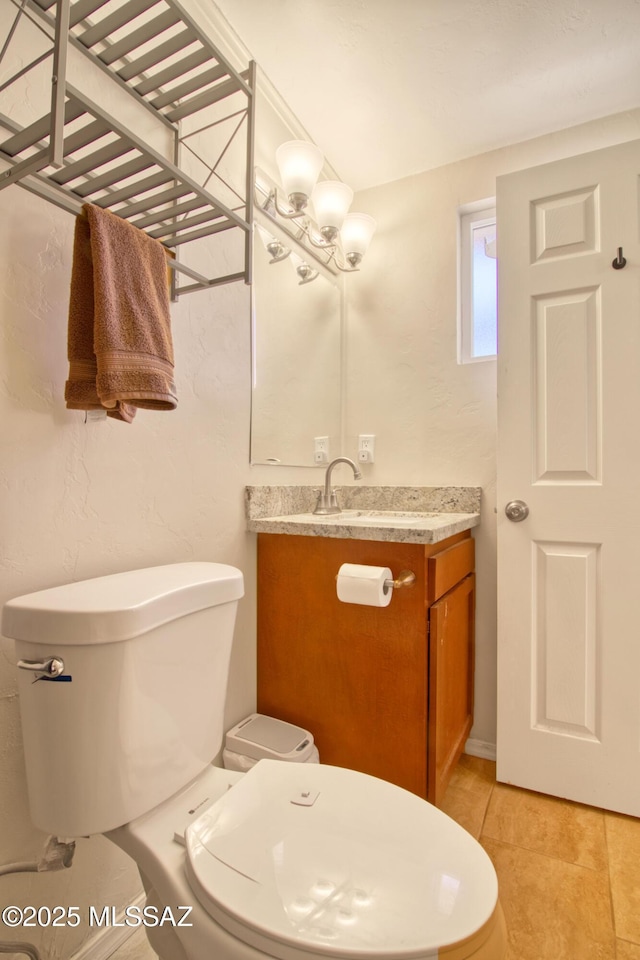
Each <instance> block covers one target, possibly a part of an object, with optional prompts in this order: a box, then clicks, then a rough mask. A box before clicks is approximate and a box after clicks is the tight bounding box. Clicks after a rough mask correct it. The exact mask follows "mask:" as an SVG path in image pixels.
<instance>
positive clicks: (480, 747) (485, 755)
mask: <svg viewBox="0 0 640 960" xmlns="http://www.w3.org/2000/svg"><path fill="white" fill-rule="evenodd" d="M464 752H465V753H468V754H469V756H470V757H481V758H482V759H483V760H494V761H495V759H496V745H495V743H489V742H488V741H487V740H472V739H471V737H470V738H469V739H468V740H467V742H466V743H465V745H464Z"/></svg>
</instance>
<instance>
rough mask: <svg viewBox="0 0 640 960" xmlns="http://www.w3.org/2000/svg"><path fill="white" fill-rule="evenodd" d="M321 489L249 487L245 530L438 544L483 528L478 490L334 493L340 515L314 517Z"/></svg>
mask: <svg viewBox="0 0 640 960" xmlns="http://www.w3.org/2000/svg"><path fill="white" fill-rule="evenodd" d="M317 489H318V488H317V487H310V486H282V487H276V486H273V487H271V486H265V487H247V488H246V495H245V503H246V514H247V529H248V530H250V531H252V532H254V533H280V534H292V535H294V536H306V537H337V538H342V539H349V540H386V541H393V542H396V543H398V542H400V543H439V542H440V541H441V540H446V539H447V537H451V536H453V535H454V534H456V533H461V532H462V531H464V530H470V529H471V528H472V527H475V526H477V525H478V524H479V523H480V494H481V488H480V487H365V486H357V487H356V486H353V487H352V486H348V487H336V488H335V489H336V490H337V492H338V502H339V503H340V505H341V506H342V513H339V514H330V515H328V516H320V515H315V514H314V513H313V508H314V507H315V503H316V497H317Z"/></svg>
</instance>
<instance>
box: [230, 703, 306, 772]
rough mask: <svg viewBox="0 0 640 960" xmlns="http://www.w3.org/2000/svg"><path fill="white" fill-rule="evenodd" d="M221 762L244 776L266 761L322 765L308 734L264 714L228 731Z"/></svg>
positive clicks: (247, 718) (241, 722)
mask: <svg viewBox="0 0 640 960" xmlns="http://www.w3.org/2000/svg"><path fill="white" fill-rule="evenodd" d="M222 759H223V761H224V765H225V768H226V769H227V770H241V771H243V772H246V771H247V770H250V769H251V767H253V766H254V765H255V764H256V763H257V762H258V760H263V759H269V760H288V761H289V762H291V763H319V762H320V757H319V754H318V748H317V747H316V745H315V743H314V742H313V737H312V735H311V734H310V733H309V731H308V730H303V729H302V727H296V726H295V725H294V724H293V723H285V721H284V720H276V719H275V717H265V716H264V715H263V714H261V713H252V714H251V715H250V716H248V717H245V718H244V720H241V721H240V723H237V724H236V725H235V727H232V728H231V730H229V732H228V733H227V735H226V738H225V744H224V750H223V751H222Z"/></svg>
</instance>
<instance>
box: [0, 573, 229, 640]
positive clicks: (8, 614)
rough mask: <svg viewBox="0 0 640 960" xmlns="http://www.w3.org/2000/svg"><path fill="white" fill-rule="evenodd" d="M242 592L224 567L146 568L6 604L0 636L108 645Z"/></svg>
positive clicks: (29, 596)
mask: <svg viewBox="0 0 640 960" xmlns="http://www.w3.org/2000/svg"><path fill="white" fill-rule="evenodd" d="M243 593H244V584H243V577H242V573H241V572H240V570H237V569H236V568H235V567H232V566H229V565H228V564H226V563H198V562H192V563H172V564H167V565H165V566H159V567H147V568H145V569H143V570H130V571H127V572H125V573H114V574H111V575H109V576H106V577H97V578H95V579H93V580H82V581H79V582H77V583H67V584H64V585H63V586H60V587H51V588H50V589H48V590H40V591H38V592H37V593H29V594H26V595H25V596H23V597H16V598H15V599H14V600H9V601H8V603H6V604H5V606H4V609H3V611H2V623H1V626H0V632H1V633H2V634H3V636H5V637H10V638H12V639H14V640H23V641H27V642H30V643H40V644H42V643H45V644H49V643H56V644H58V645H60V644H62V645H64V644H73V645H78V644H92V643H113V642H116V641H119V640H129V639H131V638H132V637H137V636H139V635H140V634H143V633H147V632H148V631H149V630H153V629H154V628H155V627H159V626H161V625H162V624H163V623H168V622H169V621H171V620H177V619H178V618H179V617H183V616H186V615H187V614H189V613H196V612H197V611H198V610H205V609H206V608H208V607H214V606H218V605H219V604H222V603H229V602H230V601H234V600H239V599H240V597H242V595H243Z"/></svg>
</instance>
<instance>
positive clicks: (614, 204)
mask: <svg viewBox="0 0 640 960" xmlns="http://www.w3.org/2000/svg"><path fill="white" fill-rule="evenodd" d="M639 186H640V141H635V142H632V143H627V144H623V145H621V146H618V147H612V148H608V149H605V150H598V151H597V152H595V153H589V154H585V155H583V156H579V157H573V158H571V159H569V160H563V161H559V162H556V163H551V164H546V165H544V166H541V167H536V168H533V169H530V170H524V171H521V172H519V173H515V174H511V175H509V176H505V177H501V178H499V180H498V189H497V208H498V212H497V219H498V256H499V268H498V273H499V282H498V290H499V359H498V421H499V422H498V625H499V626H498V779H499V780H501V781H503V782H507V783H513V784H517V785H519V786H523V787H528V788H530V789H532V790H538V791H541V792H544V793H549V794H553V795H556V796H560V797H567V798H570V799H573V800H579V801H582V802H584V803H589V804H594V805H596V806H602V807H606V808H608V809H610V810H617V811H621V812H624V813H629V814H634V815H635V816H638V815H640V242H639V241H640V228H639V209H640V207H639V196H640V191H639ZM618 247H622V250H623V256H624V258H626V260H627V263H626V266H625V267H624V268H622V269H614V268H613V266H612V261H613V260H614V258H616V255H617V250H618ZM510 501H523V502H524V503H526V505H527V506H528V509H529V514H528V516H527V517H526V519H524V520H521V521H517V520H509V519H508V518H507V516H506V514H505V508H506V507H507V505H508V504H509V502H510ZM516 512H517V508H516Z"/></svg>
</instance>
